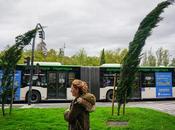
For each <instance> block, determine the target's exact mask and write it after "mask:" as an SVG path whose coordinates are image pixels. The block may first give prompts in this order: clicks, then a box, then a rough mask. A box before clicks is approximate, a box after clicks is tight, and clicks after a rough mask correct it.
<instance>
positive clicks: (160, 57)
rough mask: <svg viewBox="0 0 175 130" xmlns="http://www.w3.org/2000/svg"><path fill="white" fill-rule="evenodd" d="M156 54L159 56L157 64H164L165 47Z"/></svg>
mask: <svg viewBox="0 0 175 130" xmlns="http://www.w3.org/2000/svg"><path fill="white" fill-rule="evenodd" d="M156 56H157V66H160V65H163V64H162V63H163V48H162V47H161V48H159V49H158V50H157V51H156Z"/></svg>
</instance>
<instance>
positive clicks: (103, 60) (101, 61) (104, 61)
mask: <svg viewBox="0 0 175 130" xmlns="http://www.w3.org/2000/svg"><path fill="white" fill-rule="evenodd" d="M105 63H106V60H105V50H104V48H103V50H102V51H101V56H100V65H102V64H105Z"/></svg>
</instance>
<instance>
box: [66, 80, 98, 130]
mask: <svg viewBox="0 0 175 130" xmlns="http://www.w3.org/2000/svg"><path fill="white" fill-rule="evenodd" d="M71 93H72V96H74V97H75V99H74V100H73V101H72V103H71V105H70V109H68V110H66V111H65V113H64V118H65V120H66V121H68V123H69V126H68V130H89V129H90V121H89V112H91V111H93V110H94V109H95V101H96V99H95V96H94V95H93V94H90V93H88V86H87V83H86V82H84V81H81V80H77V79H76V80H74V81H73V82H72V85H71Z"/></svg>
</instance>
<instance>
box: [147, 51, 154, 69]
mask: <svg viewBox="0 0 175 130" xmlns="http://www.w3.org/2000/svg"><path fill="white" fill-rule="evenodd" d="M147 62H148V63H147V64H148V66H156V57H155V56H154V54H153V53H152V50H151V49H150V50H149V51H148V61H147Z"/></svg>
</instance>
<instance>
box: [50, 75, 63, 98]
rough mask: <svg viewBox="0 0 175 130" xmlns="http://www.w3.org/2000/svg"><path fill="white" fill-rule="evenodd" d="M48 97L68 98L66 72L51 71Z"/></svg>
mask: <svg viewBox="0 0 175 130" xmlns="http://www.w3.org/2000/svg"><path fill="white" fill-rule="evenodd" d="M47 97H48V99H65V98H66V73H64V72H49V74H48V88H47Z"/></svg>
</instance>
